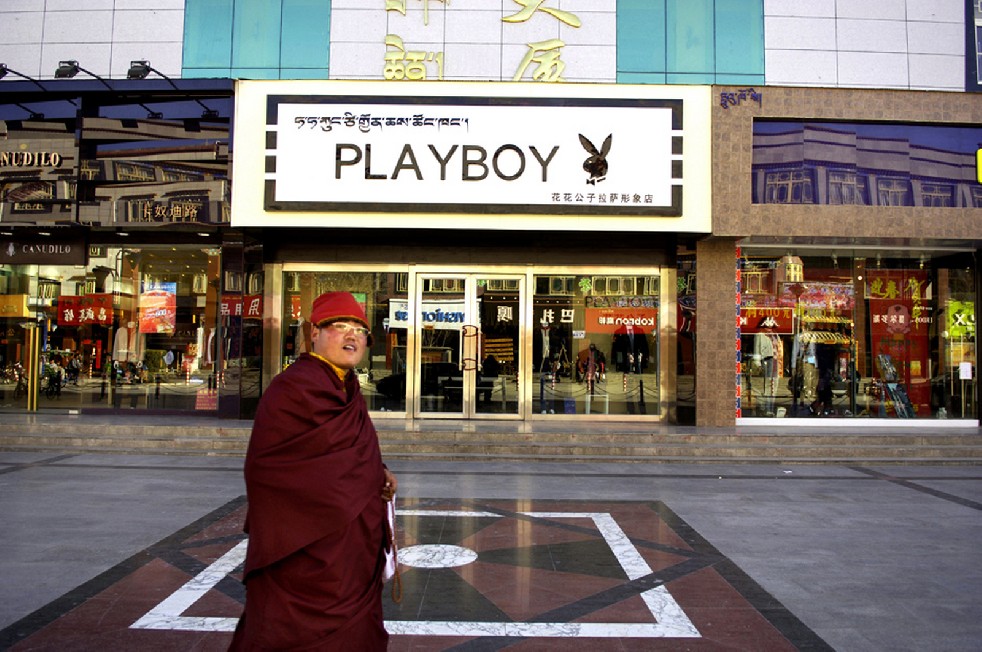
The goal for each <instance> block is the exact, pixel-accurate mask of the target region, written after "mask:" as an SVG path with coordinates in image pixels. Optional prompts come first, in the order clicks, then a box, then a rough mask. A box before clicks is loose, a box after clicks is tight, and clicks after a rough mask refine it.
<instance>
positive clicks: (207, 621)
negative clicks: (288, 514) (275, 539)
mask: <svg viewBox="0 0 982 652" xmlns="http://www.w3.org/2000/svg"><path fill="white" fill-rule="evenodd" d="M519 513H520V514H521V515H522V516H528V517H530V518H538V519H569V518H587V519H591V520H592V521H593V523H594V524H595V525H596V527H597V530H598V531H599V532H600V535H601V536H602V537H603V538H604V541H606V542H607V545H608V546H610V550H611V552H612V553H613V554H614V557H615V558H616V559H617V561H618V563H619V564H620V565H621V568H623V569H624V572H625V573H626V574H627V577H628V578H629V579H631V580H636V579H639V578H641V577H645V576H646V575H650V574H651V567H650V566H648V563H647V562H646V561H645V560H644V558H643V557H642V556H641V554H640V553H639V552H638V549H637V548H636V547H635V546H634V544H633V543H631V540H630V538H628V536H627V535H626V534H625V532H624V530H622V529H621V527H620V525H618V524H617V521H616V520H614V518H613V517H612V516H611V515H610V514H608V513H605V512H519ZM397 514H398V516H400V517H407V516H417V517H434V516H436V517H440V516H442V517H452V518H475V517H492V518H502V517H503V516H502V515H501V514H497V513H494V512H469V511H466V510H421V509H407V510H398V512H397ZM245 553H246V541H245V540H243V541H240V542H239V543H238V544H237V545H236V546H235V547H234V548H232V549H231V550H229V551H228V552H227V553H225V554H224V555H222V557H220V558H219V559H217V560H216V561H215V562H214V563H212V564H211V565H210V566H208V568H206V569H205V570H203V571H201V572H200V573H199V574H198V575H196V576H195V577H193V578H191V579H190V580H188V582H187V583H186V584H184V586H182V587H181V588H179V589H178V590H177V591H175V592H174V593H173V594H171V595H170V596H169V597H167V598H166V599H164V600H163V602H161V603H160V604H158V605H157V606H156V607H154V608H153V609H151V610H150V611H148V612H147V613H146V615H144V616H143V617H142V618H140V619H139V620H137V621H136V622H135V623H133V624H132V625H130V628H131V629H164V630H174V631H195V632H232V631H234V630H235V626H236V624H237V623H238V618H210V617H201V616H198V617H188V616H182V615H181V614H182V613H184V612H185V611H186V610H187V609H188V608H189V607H190V606H191V605H193V604H194V603H195V602H197V601H198V599H199V598H201V596H203V595H204V594H205V593H207V592H208V591H210V590H211V589H212V588H214V587H215V585H216V584H218V582H220V581H221V580H222V578H223V577H225V575H228V574H229V573H232V572H234V571H235V569H236V568H237V567H238V566H239V565H240V564H242V562H244V561H245ZM475 559H477V554H476V553H475V552H474V551H473V550H468V549H467V548H462V547H460V546H442V545H417V546H409V547H407V548H405V549H403V550H400V551H399V562H400V563H402V564H405V565H407V566H416V567H419V568H445V567H450V566H462V565H464V564H469V563H471V562H473V561H474V560H475ZM465 560H466V561H465ZM410 562H414V563H410ZM640 595H641V598H642V600H644V603H645V604H646V605H647V606H648V609H649V610H650V611H651V616H652V618H654V620H655V622H653V623H509V622H475V621H419V620H395V621H386V623H385V629H386V630H388V632H389V633H390V634H392V635H406V636H501V637H511V636H516V637H525V638H557V637H560V638H701V636H702V635H701V634H700V633H699V630H698V629H696V627H695V625H693V624H692V621H691V620H689V617H688V616H686V615H685V612H684V611H683V610H682V607H681V606H680V605H679V604H678V602H676V600H675V598H673V597H672V594H671V593H670V592H669V591H668V588H667V587H666V586H664V585H662V586H656V587H655V588H652V589H648V590H647V591H643V592H642V593H641V594H640Z"/></svg>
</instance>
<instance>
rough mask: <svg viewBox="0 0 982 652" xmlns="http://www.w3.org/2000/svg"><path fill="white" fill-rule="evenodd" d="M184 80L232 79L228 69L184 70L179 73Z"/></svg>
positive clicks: (230, 71)
mask: <svg viewBox="0 0 982 652" xmlns="http://www.w3.org/2000/svg"><path fill="white" fill-rule="evenodd" d="M181 77H183V78H184V79H232V70H231V69H230V68H184V69H183V70H182V71H181Z"/></svg>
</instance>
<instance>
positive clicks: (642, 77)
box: [617, 72, 668, 84]
mask: <svg viewBox="0 0 982 652" xmlns="http://www.w3.org/2000/svg"><path fill="white" fill-rule="evenodd" d="M617 83H618V84H666V83H668V81H667V79H666V78H665V73H663V72H618V73H617Z"/></svg>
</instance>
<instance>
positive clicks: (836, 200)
mask: <svg viewBox="0 0 982 652" xmlns="http://www.w3.org/2000/svg"><path fill="white" fill-rule="evenodd" d="M829 203H830V204H846V205H852V204H856V205H866V204H869V201H868V200H867V196H866V177H865V176H863V175H860V174H856V173H855V172H849V171H846V170H830V171H829Z"/></svg>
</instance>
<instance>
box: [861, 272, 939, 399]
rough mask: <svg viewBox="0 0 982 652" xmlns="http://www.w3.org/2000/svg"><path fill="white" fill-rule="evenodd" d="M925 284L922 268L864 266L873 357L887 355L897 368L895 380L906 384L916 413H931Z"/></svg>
mask: <svg viewBox="0 0 982 652" xmlns="http://www.w3.org/2000/svg"><path fill="white" fill-rule="evenodd" d="M927 284H928V274H927V272H926V271H924V270H899V269H895V270H890V269H883V270H867V286H866V293H867V296H868V297H869V321H870V340H871V343H872V347H873V351H872V354H873V358H874V359H875V360H887V359H889V361H890V362H891V363H892V365H893V368H894V369H896V373H897V378H896V382H898V383H900V384H903V385H905V386H906V391H907V395H908V396H909V397H910V402H911V404H912V405H913V407H914V411H915V413H916V414H918V415H925V414H929V413H930V401H931V379H930V378H929V377H928V370H929V368H930V367H929V365H928V355H929V350H928V329H929V328H930V325H931V312H930V307H929V306H928V305H927V302H926V301H925V295H924V290H925V288H926V287H927ZM881 356H889V358H887V357H881ZM877 372H878V370H876V369H874V373H877ZM884 380H889V379H884Z"/></svg>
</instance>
